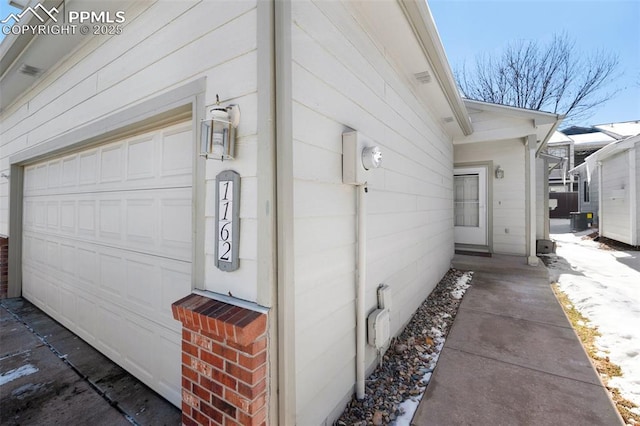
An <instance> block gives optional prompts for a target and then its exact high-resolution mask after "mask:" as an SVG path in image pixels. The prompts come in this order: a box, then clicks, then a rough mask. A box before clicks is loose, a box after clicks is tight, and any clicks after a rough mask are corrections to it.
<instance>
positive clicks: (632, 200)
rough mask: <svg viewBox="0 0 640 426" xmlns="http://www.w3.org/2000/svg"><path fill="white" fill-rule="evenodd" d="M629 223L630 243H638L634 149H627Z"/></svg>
mask: <svg viewBox="0 0 640 426" xmlns="http://www.w3.org/2000/svg"><path fill="white" fill-rule="evenodd" d="M628 155H629V221H630V222H631V223H630V224H629V226H630V230H631V245H632V246H637V245H638V216H637V214H638V211H637V208H638V204H637V203H638V192H637V189H636V173H637V169H636V149H635V148H631V149H630V150H629V154H628Z"/></svg>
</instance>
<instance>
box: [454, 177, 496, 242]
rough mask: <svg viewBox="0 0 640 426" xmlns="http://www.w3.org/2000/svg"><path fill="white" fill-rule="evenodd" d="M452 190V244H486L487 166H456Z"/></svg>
mask: <svg viewBox="0 0 640 426" xmlns="http://www.w3.org/2000/svg"><path fill="white" fill-rule="evenodd" d="M453 192H454V228H453V229H454V241H455V243H456V244H471V245H479V246H487V245H488V241H487V169H486V168H484V167H469V168H457V169H455V170H454V177H453Z"/></svg>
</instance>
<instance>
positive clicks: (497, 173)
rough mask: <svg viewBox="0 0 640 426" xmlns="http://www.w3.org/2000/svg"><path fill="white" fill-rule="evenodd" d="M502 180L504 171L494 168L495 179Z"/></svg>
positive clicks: (500, 168)
mask: <svg viewBox="0 0 640 426" xmlns="http://www.w3.org/2000/svg"><path fill="white" fill-rule="evenodd" d="M503 178H504V169H503V168H502V167H500V166H498V167H496V179H503Z"/></svg>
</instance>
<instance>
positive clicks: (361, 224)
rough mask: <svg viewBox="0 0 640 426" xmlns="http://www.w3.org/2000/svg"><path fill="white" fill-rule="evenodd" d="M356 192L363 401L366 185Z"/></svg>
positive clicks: (359, 394) (358, 393)
mask: <svg viewBox="0 0 640 426" xmlns="http://www.w3.org/2000/svg"><path fill="white" fill-rule="evenodd" d="M356 190H357V191H358V203H357V209H358V223H357V234H356V239H357V244H358V259H357V262H356V274H357V288H356V398H358V399H364V397H365V391H364V376H365V357H364V355H365V349H366V318H365V304H364V297H365V284H366V279H367V275H366V267H367V266H366V263H367V209H366V202H365V193H366V192H367V190H368V189H367V184H366V183H365V184H364V185H357V186H356Z"/></svg>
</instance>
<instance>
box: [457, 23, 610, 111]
mask: <svg viewBox="0 0 640 426" xmlns="http://www.w3.org/2000/svg"><path fill="white" fill-rule="evenodd" d="M617 68H618V57H617V56H616V55H614V54H610V53H606V52H603V51H597V52H595V53H594V54H592V55H588V56H587V55H583V54H581V53H580V52H576V49H575V42H574V41H573V40H571V39H570V38H569V37H568V36H567V35H566V34H556V35H554V37H553V39H552V40H551V42H550V43H549V44H547V45H545V46H540V45H539V44H538V43H537V42H535V41H518V42H515V43H511V44H509V45H508V46H507V47H506V48H505V50H504V51H503V52H502V55H501V56H499V57H490V56H487V55H483V56H478V57H476V60H475V66H474V67H473V68H467V67H466V65H463V66H462V68H461V69H456V72H455V76H456V80H457V81H458V85H459V87H460V90H461V92H462V94H463V96H464V97H466V98H469V99H477V100H482V101H486V102H492V103H499V104H506V105H511V106H516V107H520V108H528V109H534V110H544V111H550V112H554V113H558V114H565V115H566V116H567V118H566V119H565V122H570V121H572V120H576V119H578V118H586V116H588V115H590V114H591V112H592V111H593V109H594V108H595V107H597V106H598V105H600V104H602V103H603V102H605V101H607V100H609V99H611V98H612V97H613V96H614V95H615V93H616V91H610V92H607V91H605V89H606V87H607V86H608V85H609V84H610V83H612V81H613V80H614V79H615V77H616V75H615V74H616V70H617Z"/></svg>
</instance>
